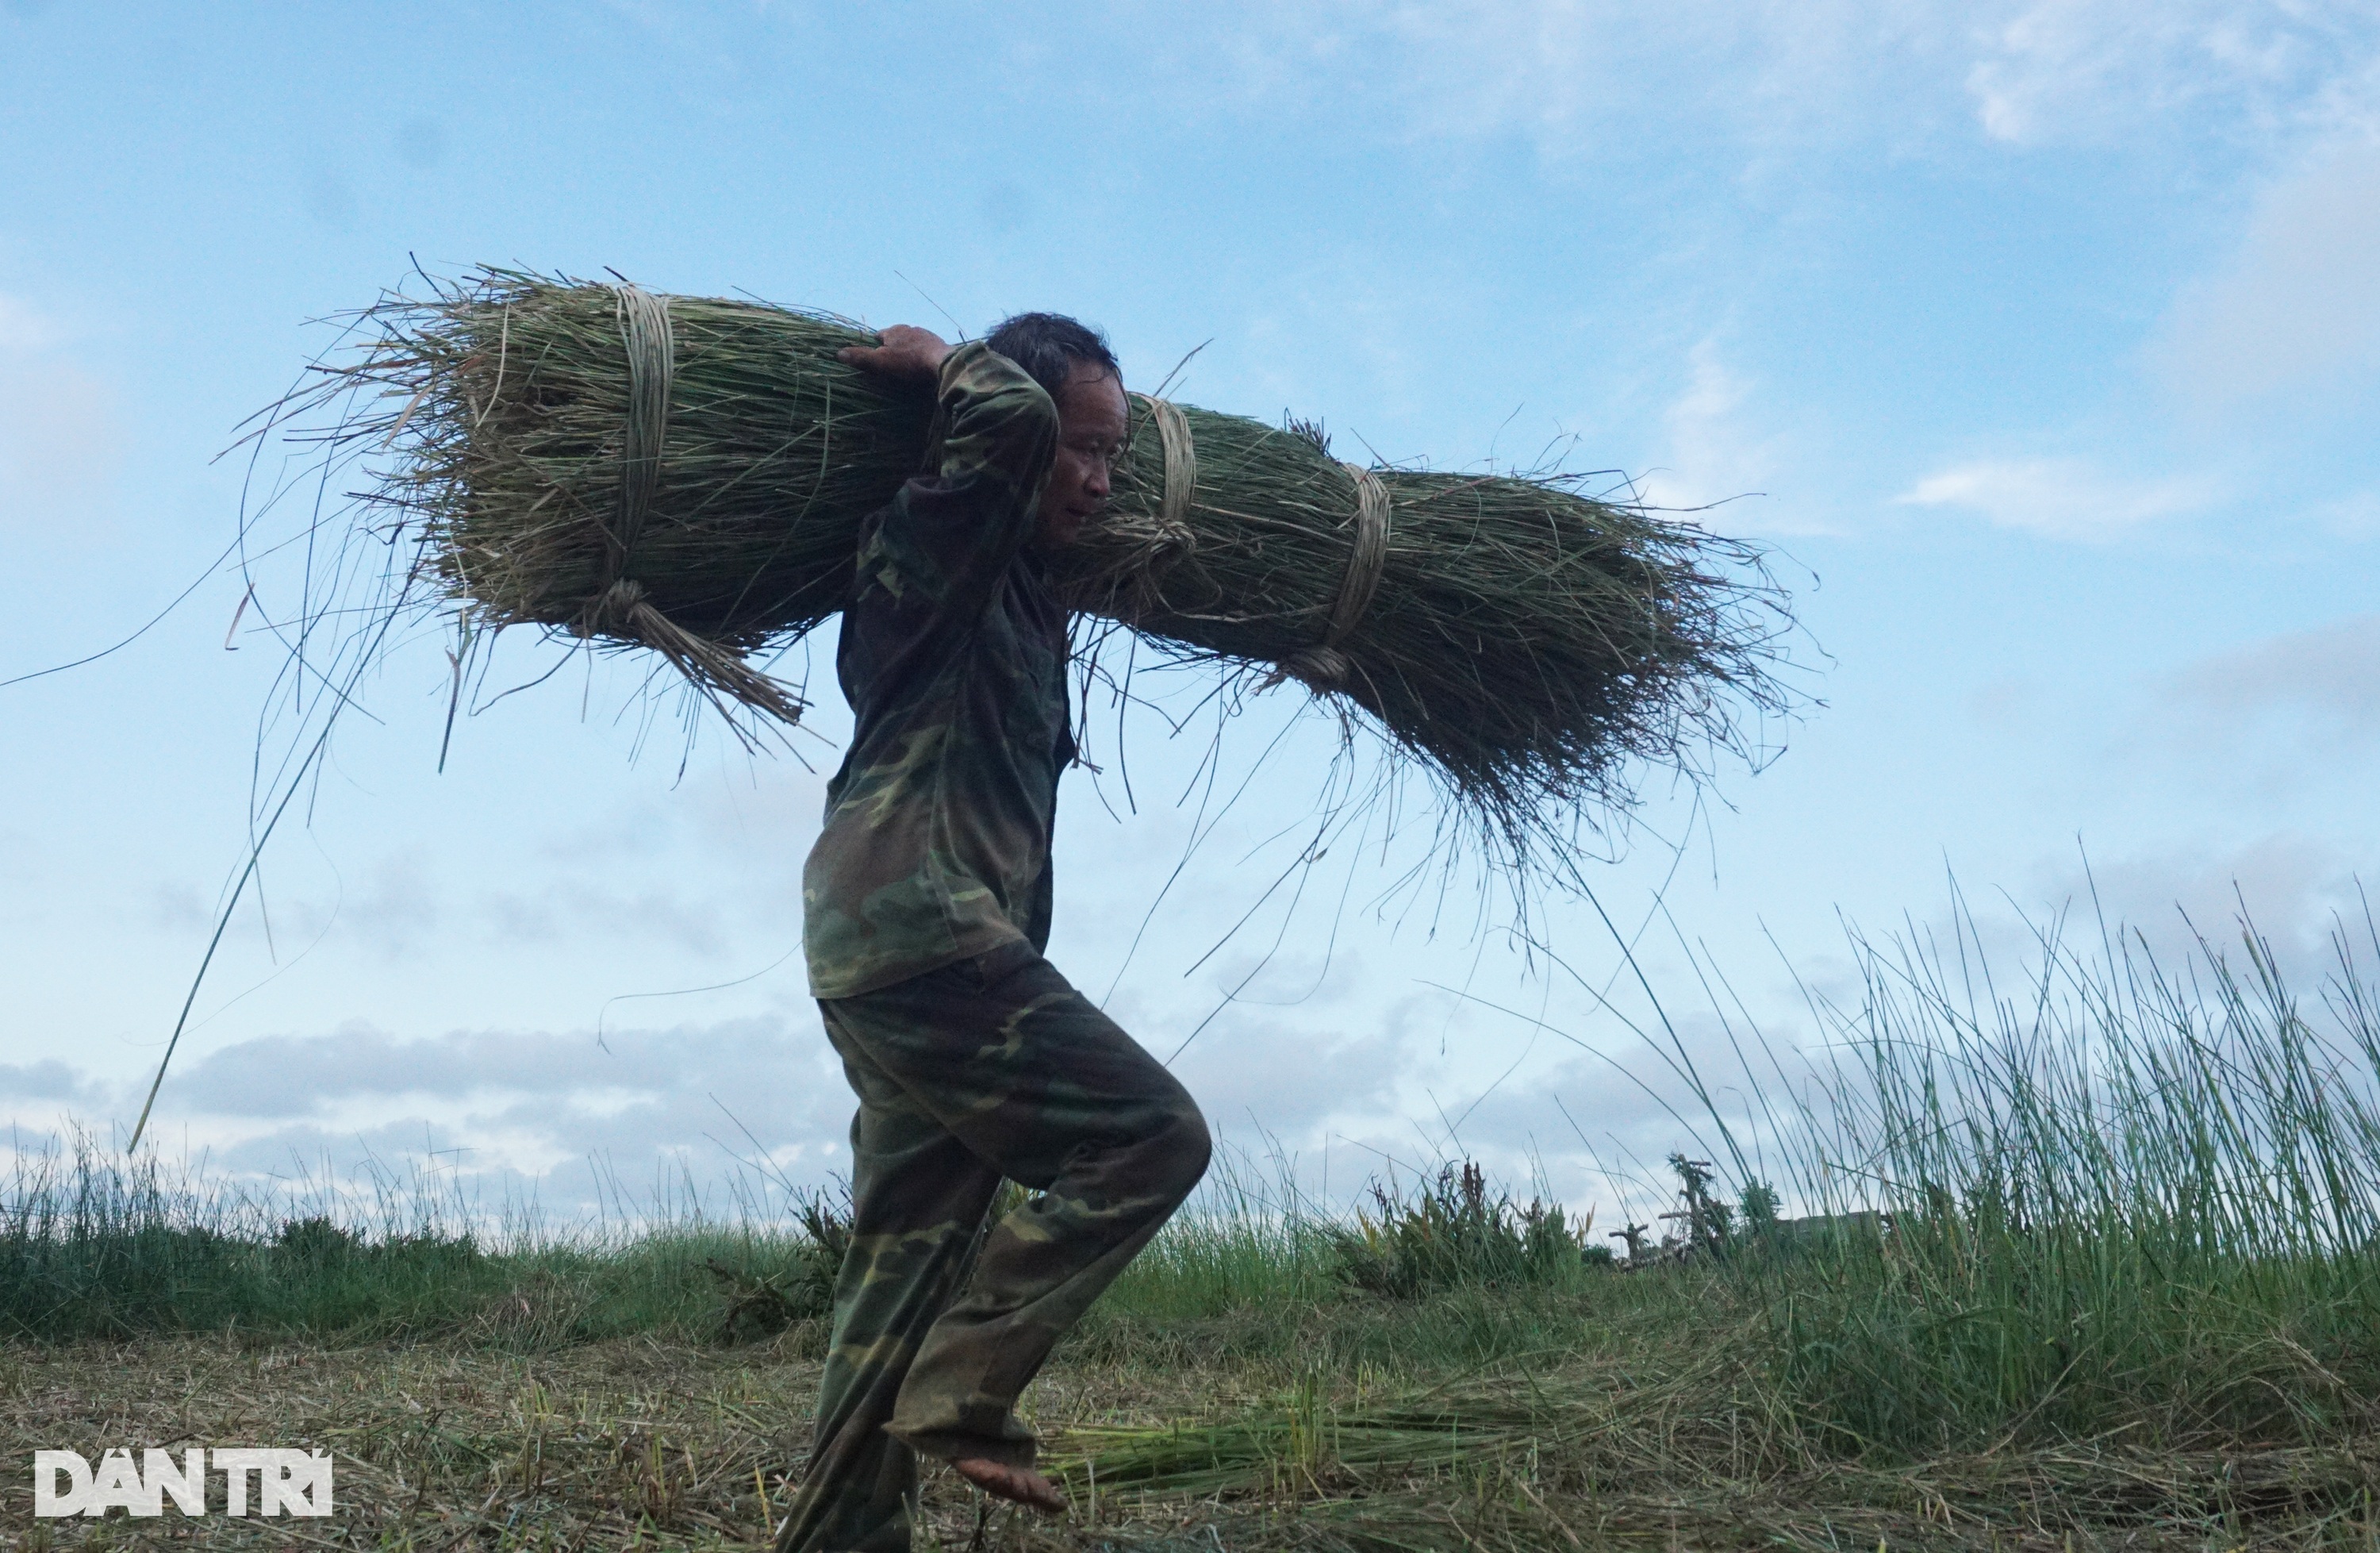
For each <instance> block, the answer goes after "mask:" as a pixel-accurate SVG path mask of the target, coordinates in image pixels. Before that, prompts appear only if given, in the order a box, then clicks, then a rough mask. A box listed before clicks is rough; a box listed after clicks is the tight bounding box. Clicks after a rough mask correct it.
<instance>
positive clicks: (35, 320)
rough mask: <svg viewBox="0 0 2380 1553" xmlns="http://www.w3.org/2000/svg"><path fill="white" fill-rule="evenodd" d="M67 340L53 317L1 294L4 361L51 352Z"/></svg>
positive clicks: (0, 330) (0, 345)
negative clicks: (18, 356) (13, 357)
mask: <svg viewBox="0 0 2380 1553" xmlns="http://www.w3.org/2000/svg"><path fill="white" fill-rule="evenodd" d="M62 338H63V333H62V331H61V330H60V329H59V328H58V326H57V324H55V322H54V321H53V320H52V319H50V317H49V316H48V315H47V314H45V313H43V312H41V311H39V310H38V309H36V308H35V307H34V306H33V305H32V304H31V303H30V302H28V301H25V300H23V299H21V298H18V297H11V296H9V295H8V294H7V293H6V292H5V291H0V357H5V356H11V355H18V354H26V353H30V352H33V351H41V350H48V349H53V348H54V347H55V346H56V345H57V344H58V343H59V342H60V340H61V339H62Z"/></svg>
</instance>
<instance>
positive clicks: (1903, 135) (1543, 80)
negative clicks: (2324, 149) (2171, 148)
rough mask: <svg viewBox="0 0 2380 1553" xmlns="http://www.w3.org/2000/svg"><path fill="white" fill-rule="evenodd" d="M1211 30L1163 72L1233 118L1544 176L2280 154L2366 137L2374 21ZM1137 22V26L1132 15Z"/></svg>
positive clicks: (2053, 8) (1652, 16) (1987, 18)
mask: <svg viewBox="0 0 2380 1553" xmlns="http://www.w3.org/2000/svg"><path fill="white" fill-rule="evenodd" d="M1237 9H1238V14H1237V15H1236V16H1234V15H1231V14H1229V13H1225V14H1224V15H1222V16H1219V17H1216V18H1210V25H1209V28H1208V31H1207V32H1206V33H1205V34H1204V35H1203V36H1202V38H1201V41H1200V43H1199V45H1198V47H1197V49H1196V52H1195V53H1193V52H1190V51H1188V50H1186V49H1185V50H1184V52H1183V53H1182V55H1181V56H1180V57H1179V59H1178V60H1177V61H1175V67H1174V68H1172V69H1171V70H1169V72H1168V74H1169V75H1171V76H1172V77H1173V78H1174V79H1197V80H1198V81H1199V83H1200V91H1201V93H1202V97H1205V98H1211V97H1212V96H1213V95H1214V94H1215V93H1216V92H1223V93H1226V94H1227V96H1228V98H1229V99H1230V100H1235V101H1238V102H1242V103H1265V104H1280V103H1281V102H1282V101H1283V100H1288V101H1291V102H1294V103H1297V104H1321V103H1330V104H1340V103H1350V104H1363V103H1366V102H1370V101H1378V102H1380V103H1381V104H1383V106H1384V107H1386V108H1388V109H1389V110H1390V115H1391V116H1392V118H1393V121H1394V122H1395V123H1396V124H1397V125H1399V126H1400V128H1402V129H1403V132H1404V133H1406V134H1407V135H1409V136H1411V137H1412V138H1414V139H1415V140H1445V139H1448V138H1466V139H1467V138H1473V137H1481V136H1500V135H1517V136H1520V137H1523V138H1524V139H1526V140H1528V141H1532V142H1534V143H1535V144H1536V146H1537V147H1538V149H1539V150H1541V151H1542V152H1544V153H1548V154H1549V155H1575V154H1582V153H1595V152H1597V151H1608V150H1611V149H1614V148H1625V147H1626V146H1628V145H1629V144H1631V143H1633V141H1634V140H1635V139H1636V138H1637V137H1638V136H1640V135H1641V133H1642V131H1643V128H1644V126H1645V122H1646V116H1647V115H1648V114H1658V116H1659V117H1660V121H1661V128H1662V131H1663V132H1664V133H1669V134H1680V133H1683V134H1689V135H1694V134H1714V135H1718V136H1726V137H1731V138H1735V139H1738V140H1740V141H1746V142H1748V143H1750V144H1751V145H1752V146H1754V147H1755V148H1757V147H1760V146H1762V145H1765V144H1767V143H1769V142H1774V141H1805V142H1806V141H1845V140H1850V139H1882V140H1886V141H1890V142H1892V143H1894V144H1896V145H1905V144H1907V143H1909V142H1911V141H1922V140H1925V139H1929V138H1935V137H1938V136H1940V135H1942V134H1944V133H1957V134H1960V135H1962V136H1963V135H1972V134H1973V133H1975V132H1977V131H1978V130H1979V131H1980V132H1981V133H1983V134H1984V135H1985V136H1986V137H1988V138H1990V139H1993V140H1997V141H2002V142H2007V143H2017V144H2040V143H2046V142H2057V141H2078V140H2080V141H2096V142H2107V141H2124V140H2132V141H2139V140H2142V139H2144V138H2146V137H2148V136H2152V135H2158V136H2163V135H2169V134H2170V133H2171V130H2172V127H2173V125H2174V123H2175V122H2176V121H2177V120H2178V119H2182V118H2186V117H2195V118H2197V119H2199V120H2201V121H2203V122H2206V123H2209V124H2211V126H2212V127H2213V128H2215V129H2216V132H2217V133H2219V134H2222V135H2224V136H2225V137H2227V138H2230V139H2235V140H2239V139H2248V140H2256V139H2262V140H2277V141H2289V140H2294V139H2303V138H2305V137H2307V136H2309V135H2316V134H2320V133H2324V132H2332V131H2336V130H2337V129H2338V128H2340V127H2342V126H2346V125H2351V124H2354V123H2357V122H2361V121H2363V120H2365V119H2368V118H2369V117H2370V116H2372V114H2373V111H2374V104H2375V102H2380V92H2375V90H2374V88H2375V83H2380V18H2375V17H2374V13H2373V12H2372V10H2371V8H2370V7H2369V6H2365V5H2362V4H2360V3H2349V0H2289V3H2285V4H2260V5H2254V6H2240V5H2239V4H2237V3H2236V0H2159V3H2151V0H1989V3H1985V4H1981V5H1973V6H1964V7H1944V6H1923V5H1917V4H1912V3H1909V0H1799V3H1793V4H1788V3H1786V0H1753V3H1750V4H1744V3H1728V4H1720V3H1717V0H1683V3H1682V4H1678V5H1671V6H1660V7H1652V8H1647V7H1644V6H1622V5H1619V4H1615V3H1612V0H1438V3H1434V4H1429V5H1420V4H1415V3H1414V0H1318V3H1309V4H1305V5H1297V6H1261V7H1259V6H1245V7H1239V8H1237ZM1131 14H1134V15H1135V16H1136V17H1139V18H1143V19H1145V17H1146V13H1143V12H1135V13H1131Z"/></svg>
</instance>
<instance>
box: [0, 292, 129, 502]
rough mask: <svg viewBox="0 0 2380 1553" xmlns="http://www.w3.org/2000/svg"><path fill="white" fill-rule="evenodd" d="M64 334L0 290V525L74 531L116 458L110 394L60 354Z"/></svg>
mask: <svg viewBox="0 0 2380 1553" xmlns="http://www.w3.org/2000/svg"><path fill="white" fill-rule="evenodd" d="M65 343H66V331H65V330H64V329H63V328H62V327H61V326H60V325H59V324H58V323H57V322H56V321H55V319H53V318H51V317H50V316H49V315H48V314H46V313H44V312H42V311H40V310H39V309H37V308H35V307H34V306H33V305H32V304H30V303H29V302H27V301H25V300H22V299H20V298H16V297H10V296H8V295H6V294H5V293H0V522H6V524H7V525H8V526H10V527H22V528H24V529H26V530H29V531H30V530H32V529H34V528H36V527H37V526H38V527H40V528H42V529H47V530H52V531H63V532H76V531H77V530H81V529H87V528H89V527H90V526H91V511H92V509H93V507H96V506H98V505H99V504H100V503H101V501H102V500H103V496H104V494H105V492H106V489H107V486H108V484H109V483H110V482H111V480H112V479H113V477H114V474H115V467H116V464H117V462H118V459H119V457H120V444H121V441H122V438H121V435H120V434H119V431H118V428H117V424H116V416H115V403H114V398H115V397H114V395H113V394H112V393H110V392H109V390H108V387H107V385H105V384H104V383H103V382H102V381H101V380H100V379H99V378H98V377H96V376H94V375H92V374H91V373H90V372H88V371H86V370H84V369H83V368H82V367H80V366H79V365H77V364H76V363H75V362H73V361H70V360H67V358H65V357H63V356H61V355H60V354H59V353H58V352H59V349H60V347H61V346H63V345H64V344H65Z"/></svg>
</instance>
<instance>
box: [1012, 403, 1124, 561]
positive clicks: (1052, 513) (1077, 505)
mask: <svg viewBox="0 0 2380 1553" xmlns="http://www.w3.org/2000/svg"><path fill="white" fill-rule="evenodd" d="M1125 425H1126V422H1125V410H1124V400H1123V384H1121V383H1119V382H1117V381H1116V378H1115V374H1114V373H1110V372H1106V371H1104V370H1102V369H1101V368H1099V367H1095V366H1093V365H1091V364H1090V363H1089V362H1087V361H1077V362H1075V370H1074V373H1073V374H1072V375H1070V376H1069V377H1068V378H1067V379H1066V382H1065V385H1064V386H1063V387H1062V388H1061V389H1059V391H1058V457H1057V459H1056V460H1055V461H1054V462H1053V463H1051V464H1050V482H1049V483H1048V484H1046V485H1044V486H1042V487H1041V512H1040V520H1039V521H1038V523H1037V524H1036V525H1035V527H1034V531H1033V540H1034V543H1035V544H1038V546H1040V547H1041V548H1042V549H1044V550H1057V549H1062V548H1063V547H1064V546H1066V545H1069V544H1073V543H1075V535H1077V534H1079V533H1081V532H1083V525H1084V523H1086V522H1087V521H1088V520H1090V519H1091V517H1092V516H1093V515H1094V514H1095V513H1097V512H1098V511H1099V508H1100V507H1102V506H1104V505H1106V502H1107V499H1108V474H1109V471H1110V470H1111V468H1112V467H1113V465H1114V463H1115V458H1116V455H1117V454H1118V453H1119V452H1121V451H1122V450H1123V434H1124V431H1125Z"/></svg>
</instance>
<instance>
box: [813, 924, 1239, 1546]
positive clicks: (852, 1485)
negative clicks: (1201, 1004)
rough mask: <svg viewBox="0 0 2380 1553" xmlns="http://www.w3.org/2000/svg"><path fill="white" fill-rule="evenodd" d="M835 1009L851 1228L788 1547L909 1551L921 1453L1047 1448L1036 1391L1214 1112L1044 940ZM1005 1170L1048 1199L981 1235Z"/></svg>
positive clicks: (1195, 1168)
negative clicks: (1090, 996)
mask: <svg viewBox="0 0 2380 1553" xmlns="http://www.w3.org/2000/svg"><path fill="white" fill-rule="evenodd" d="M819 1009H820V1012H821V1013H822V1014H823V1015H824V1016H825V1019H826V1029H827V1035H828V1038H829V1039H831V1040H832V1042H833V1043H834V1046H835V1050H836V1051H837V1052H838V1053H840V1054H841V1056H842V1058H843V1065H844V1074H845V1075H846V1076H847V1077H849V1079H850V1080H851V1087H852V1088H853V1089H854V1090H856V1091H857V1092H858V1094H859V1114H858V1115H857V1116H856V1117H855V1118H854V1119H852V1123H851V1166H852V1181H851V1191H852V1241H851V1250H850V1253H848V1254H847V1255H846V1256H845V1258H844V1264H843V1271H842V1275H841V1277H840V1278H838V1279H837V1281H836V1284H835V1295H834V1327H833V1336H832V1342H831V1347H830V1350H829V1352H828V1354H827V1362H826V1376H825V1379H824V1381H823V1383H822V1384H821V1386H820V1394H819V1412H818V1425H817V1432H816V1435H815V1437H814V1441H813V1444H812V1446H811V1449H810V1461H809V1470H808V1474H807V1477H806V1478H805V1479H804V1481H803V1485H802V1488H801V1492H800V1493H799V1495H798V1496H797V1497H796V1498H795V1504H794V1510H793V1514H792V1515H791V1517H790V1518H789V1519H788V1520H787V1522H786V1523H785V1528H784V1531H783V1534H782V1535H780V1537H779V1538H778V1542H777V1547H779V1549H780V1550H781V1553H905V1550H906V1549H907V1547H908V1546H909V1525H910V1517H911V1512H912V1510H913V1508H914V1506H915V1502H916V1498H917V1455H918V1454H919V1453H923V1454H926V1455H929V1456H934V1457H939V1458H941V1459H943V1460H946V1461H951V1460H957V1459H959V1458H961V1457H967V1456H981V1457H988V1458H990V1460H993V1461H1002V1462H1007V1463H1010V1464H1012V1465H1030V1464H1031V1463H1032V1461H1033V1454H1034V1449H1035V1440H1034V1437H1033V1434H1032V1432H1031V1431H1030V1430H1028V1429H1027V1428H1026V1427H1025V1425H1023V1424H1021V1423H1019V1422H1018V1421H1017V1418H1016V1414H1015V1403H1016V1399H1017V1397H1018V1395H1019V1394H1020V1393H1021V1392H1023V1391H1024V1389H1025V1388H1026V1384H1027V1383H1028V1382H1030V1381H1031V1380H1032V1378H1033V1376H1035V1374H1036V1373H1038V1371H1039V1370H1040V1368H1041V1364H1042V1362H1043V1361H1044V1360H1046V1359H1047V1358H1048V1357H1049V1356H1050V1348H1051V1346H1052V1345H1053V1344H1055V1343H1056V1342H1057V1340H1058V1339H1059V1337H1060V1336H1061V1335H1062V1334H1063V1333H1064V1332H1065V1330H1066V1329H1067V1328H1068V1327H1071V1326H1073V1325H1074V1324H1075V1321H1076V1320H1077V1319H1078V1318H1079V1317H1080V1316H1081V1315H1082V1314H1083V1312H1084V1311H1086V1310H1087V1309H1088V1308H1089V1307H1090V1303H1091V1302H1092V1301H1093V1300H1095V1299H1097V1298H1098V1297H1099V1291H1100V1290H1103V1289H1105V1288H1106V1287H1107V1286H1108V1285H1109V1283H1111V1281H1113V1280H1114V1278H1115V1276H1116V1275H1117V1274H1118V1273H1120V1272H1122V1271H1123V1268H1124V1266H1125V1264H1127V1263H1129V1262H1130V1261H1131V1260H1132V1259H1133V1257H1134V1256H1135V1255H1136V1254H1137V1253H1139V1251H1140V1249H1141V1248H1142V1247H1143V1246H1145V1245H1147V1243H1148V1240H1149V1237H1150V1236H1152V1235H1154V1234H1156V1233H1157V1230H1158V1227H1159V1226H1160V1225H1162V1224H1163V1223H1164V1222H1165V1220H1166V1219H1167V1218H1168V1217H1170V1216H1171V1215H1172V1212H1173V1210H1174V1209H1175V1208H1177V1207H1179V1206H1180V1205H1181V1204H1182V1200H1183V1199H1184V1197H1187V1196H1188V1195H1189V1194H1190V1189H1191V1188H1192V1187H1194V1186H1196V1184H1197V1181H1198V1178H1199V1176H1200V1175H1201V1174H1203V1173H1204V1172H1205V1170H1206V1168H1207V1155H1208V1137H1207V1124H1206V1121H1205V1119H1203V1118H1201V1117H1200V1116H1199V1114H1198V1107H1196V1105H1195V1104H1193V1103H1192V1101H1191V1099H1190V1096H1189V1094H1187V1093H1186V1092H1185V1091H1184V1089H1183V1088H1182V1086H1181V1085H1180V1084H1179V1083H1177V1082H1174V1079H1173V1076H1172V1074H1171V1073H1168V1072H1167V1071H1166V1070H1165V1069H1164V1068H1163V1067H1162V1066H1161V1065H1160V1064H1159V1062H1158V1061H1157V1059H1156V1058H1152V1057H1150V1056H1149V1055H1148V1054H1147V1052H1145V1051H1143V1050H1142V1049H1141V1048H1140V1047H1139V1046H1137V1045H1136V1044H1135V1042H1134V1041H1133V1039H1132V1037H1130V1036H1129V1035H1126V1034H1125V1033H1123V1031H1122V1030H1121V1029H1119V1028H1118V1027H1117V1026H1116V1024H1115V1022H1114V1021H1111V1020H1110V1019H1109V1018H1108V1017H1107V1016H1106V1015H1105V1014H1102V1013H1100V1012H1099V1009H1096V1008H1093V1007H1092V1006H1091V1004H1090V1003H1089V1002H1088V1001H1087V1000H1086V999H1085V998H1084V997H1083V996H1082V995H1081V994H1080V993H1078V992H1076V991H1075V989H1074V988H1073V987H1072V986H1070V985H1069V984H1067V982H1066V980H1065V978H1064V977H1062V976H1061V975H1060V974H1059V973H1058V972H1057V971H1056V970H1055V969H1054V968H1053V967H1052V966H1051V965H1050V962H1049V961H1048V960H1044V959H1042V958H1041V957H1040V956H1039V955H1038V954H1037V953H1035V952H1034V951H1033V950H1032V948H1030V947H1029V946H1026V945H1023V944H1018V945H1014V946H1012V947H1010V948H1002V949H996V950H994V951H992V952H991V953H990V954H985V955H979V956H977V957H976V958H974V959H972V960H961V961H959V962H958V963H956V964H954V965H948V966H944V967H942V968H941V970H938V971H933V972H928V973H927V974H925V975H923V976H917V977H915V978H912V979H911V980H909V981H905V982H902V983H899V984H895V985H893V986H889V987H885V988H882V989H880V990H879V991H876V992H869V993H863V994H861V995H859V996H858V997H840V998H834V999H831V1000H821V1001H820V1004H819ZM1003 1176H1005V1177H1007V1178H1008V1179H1010V1180H1015V1181H1018V1182H1021V1183H1022V1184H1024V1185H1025V1186H1027V1187H1030V1188H1033V1189H1035V1190H1036V1192H1038V1195H1037V1196H1034V1197H1032V1198H1029V1199H1027V1200H1026V1202H1025V1203H1024V1204H1023V1205H1021V1206H1019V1207H1018V1208H1017V1209H1016V1210H1015V1211H1014V1212H1013V1213H1011V1214H1009V1215H1008V1216H1007V1217H1004V1218H1002V1219H1001V1220H1000V1221H999V1223H997V1224H995V1225H993V1226H991V1228H990V1232H989V1233H988V1234H984V1233H982V1232H981V1231H982V1229H983V1220H984V1215H985V1210H986V1209H987V1208H988V1207H989V1206H990V1203H991V1200H992V1194H993V1193H994V1192H995V1191H997V1190H998V1188H999V1186H1000V1181H1001V1178H1002V1177H1003ZM978 1241H980V1242H981V1244H980V1249H979V1250H978V1249H977V1242H978ZM971 1253H972V1254H973V1255H974V1263H973V1268H972V1277H970V1276H969V1266H968V1262H969V1256H970V1254H971ZM963 1281H964V1283H965V1291H964V1292H963V1293H961V1292H960V1286H961V1284H962V1282H963ZM954 1295H955V1296H956V1298H955V1299H953V1296H954Z"/></svg>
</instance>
